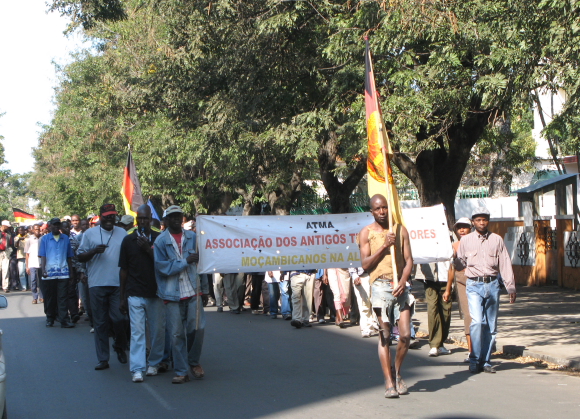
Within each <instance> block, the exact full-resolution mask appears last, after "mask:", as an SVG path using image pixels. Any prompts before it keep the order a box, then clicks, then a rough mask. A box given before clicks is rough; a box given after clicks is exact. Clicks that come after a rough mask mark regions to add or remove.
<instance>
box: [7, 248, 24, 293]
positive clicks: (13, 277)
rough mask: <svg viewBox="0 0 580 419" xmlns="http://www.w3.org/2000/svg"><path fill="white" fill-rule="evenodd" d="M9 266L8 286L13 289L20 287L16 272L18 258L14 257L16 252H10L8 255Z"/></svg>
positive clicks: (18, 276) (18, 275)
mask: <svg viewBox="0 0 580 419" xmlns="http://www.w3.org/2000/svg"><path fill="white" fill-rule="evenodd" d="M9 266H10V268H9V270H8V272H9V275H10V276H9V278H10V288H12V289H13V290H19V289H21V287H22V285H21V284H20V273H18V259H16V254H15V253H12V255H11V256H10V265H9Z"/></svg>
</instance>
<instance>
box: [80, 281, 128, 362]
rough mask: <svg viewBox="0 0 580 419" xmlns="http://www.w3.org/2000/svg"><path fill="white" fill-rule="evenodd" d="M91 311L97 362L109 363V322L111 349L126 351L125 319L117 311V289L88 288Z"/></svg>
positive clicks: (118, 294) (118, 292)
mask: <svg viewBox="0 0 580 419" xmlns="http://www.w3.org/2000/svg"><path fill="white" fill-rule="evenodd" d="M89 294H90V298H91V311H92V314H93V326H94V328H95V348H96V350H97V360H98V361H99V362H104V361H107V362H108V361H109V331H110V328H109V321H110V322H111V325H112V332H113V339H114V340H115V342H114V343H113V348H114V349H115V351H117V352H118V351H124V350H126V349H127V333H126V328H127V318H126V317H125V316H124V315H123V314H121V311H120V310H119V302H120V291H119V287H90V288H89Z"/></svg>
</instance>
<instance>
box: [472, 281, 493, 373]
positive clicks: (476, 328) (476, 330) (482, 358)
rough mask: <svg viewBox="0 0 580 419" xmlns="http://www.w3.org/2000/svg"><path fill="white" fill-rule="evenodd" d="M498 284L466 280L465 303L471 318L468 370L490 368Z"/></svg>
mask: <svg viewBox="0 0 580 419" xmlns="http://www.w3.org/2000/svg"><path fill="white" fill-rule="evenodd" d="M499 291H500V288H499V282H498V281H497V280H495V281H492V282H489V283H487V284H486V283H484V282H477V281H473V280H471V279H468V280H467V303H468V304H469V315H470V316H471V326H470V328H469V332H470V333H471V345H472V347H473V352H471V353H470V354H469V364H470V368H472V369H474V368H478V367H482V366H491V363H490V358H491V350H492V348H493V345H494V343H495V336H496V334H497V313H498V310H499Z"/></svg>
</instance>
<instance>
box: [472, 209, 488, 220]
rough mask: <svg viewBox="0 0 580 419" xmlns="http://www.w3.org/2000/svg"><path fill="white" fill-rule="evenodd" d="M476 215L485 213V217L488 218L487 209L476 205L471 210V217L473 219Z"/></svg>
mask: <svg viewBox="0 0 580 419" xmlns="http://www.w3.org/2000/svg"><path fill="white" fill-rule="evenodd" d="M477 215H485V216H487V218H489V215H490V214H489V210H488V209H487V208H485V207H477V208H476V209H474V210H473V212H472V213H471V219H472V220H473V219H474V218H475V217H476V216H477Z"/></svg>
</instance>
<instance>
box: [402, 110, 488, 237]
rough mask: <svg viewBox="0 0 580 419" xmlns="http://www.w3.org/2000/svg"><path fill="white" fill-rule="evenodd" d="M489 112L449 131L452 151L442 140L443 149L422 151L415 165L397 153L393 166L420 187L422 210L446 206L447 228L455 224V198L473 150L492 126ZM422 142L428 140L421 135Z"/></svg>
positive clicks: (480, 114) (454, 126) (405, 156)
mask: <svg viewBox="0 0 580 419" xmlns="http://www.w3.org/2000/svg"><path fill="white" fill-rule="evenodd" d="M488 117H489V112H480V113H473V114H471V115H470V116H469V117H468V118H467V120H465V122H464V123H463V124H459V123H458V124H455V125H452V126H451V127H449V129H448V130H447V139H448V144H449V149H448V150H447V149H446V148H445V145H444V141H443V139H442V138H439V139H438V141H437V142H438V144H439V147H438V148H435V149H431V150H423V151H421V152H420V153H419V154H418V155H417V158H416V160H415V162H413V161H412V160H411V158H410V157H409V156H407V155H406V154H404V153H395V155H394V157H393V163H394V164H395V165H396V166H397V167H398V168H399V170H400V171H401V172H403V174H405V175H406V176H407V177H408V178H409V179H410V180H411V181H412V182H413V183H414V184H415V186H416V187H417V190H418V192H419V199H420V201H421V206H423V207H427V206H433V205H437V204H443V205H444V206H445V209H446V211H447V224H448V225H449V227H450V228H451V226H452V225H453V224H454V223H455V195H456V194H457V189H458V188H459V185H460V183H461V178H462V177H463V172H464V171H465V167H466V166H467V162H468V161H469V158H470V156H471V149H472V148H473V146H474V145H475V143H476V142H477V141H478V140H479V139H480V137H481V135H482V134H483V131H484V129H485V127H486V125H487V124H488ZM417 138H418V140H419V141H421V140H423V139H424V136H420V135H419V134H418V135H417Z"/></svg>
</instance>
